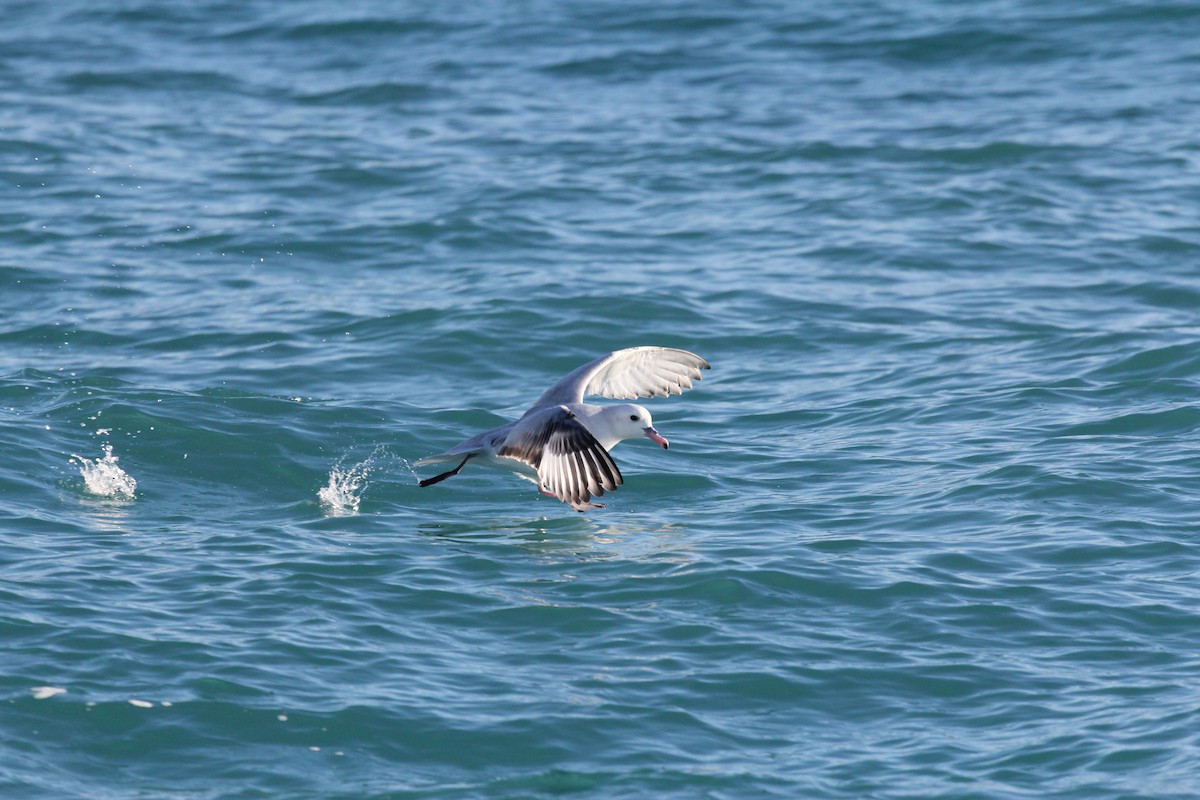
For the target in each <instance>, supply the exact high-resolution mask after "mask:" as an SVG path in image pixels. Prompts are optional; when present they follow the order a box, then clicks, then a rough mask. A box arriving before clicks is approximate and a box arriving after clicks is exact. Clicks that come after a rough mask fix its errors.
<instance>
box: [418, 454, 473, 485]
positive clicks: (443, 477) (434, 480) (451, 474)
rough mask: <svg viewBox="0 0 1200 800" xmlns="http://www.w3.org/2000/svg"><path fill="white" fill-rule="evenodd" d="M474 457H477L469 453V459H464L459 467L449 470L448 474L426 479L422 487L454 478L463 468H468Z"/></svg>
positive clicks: (422, 482)
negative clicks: (468, 463)
mask: <svg viewBox="0 0 1200 800" xmlns="http://www.w3.org/2000/svg"><path fill="white" fill-rule="evenodd" d="M473 455H475V454H474V453H467V457H466V458H464V459H463V460H462V461H461V462H460V463H459V465H458V466H457V467H455V468H454V469H452V470H447V471H446V472H443V473H442V474H441V475H434V476H433V477H432V478H426V479H425V480H423V481H421V483H420V485H421V486H433V485H434V484H435V483H441V482H442V481H444V480H446V478H453V477H454V476H455V475H457V474H458V471H459V470H460V469H462V468H463V467H465V466H466V464H467V462H468V461H470V460H471V456H473Z"/></svg>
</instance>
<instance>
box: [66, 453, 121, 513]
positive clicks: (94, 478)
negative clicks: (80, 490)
mask: <svg viewBox="0 0 1200 800" xmlns="http://www.w3.org/2000/svg"><path fill="white" fill-rule="evenodd" d="M71 460H72V461H75V462H77V463H78V464H79V473H80V474H81V475H83V482H84V483H85V484H87V489H88V491H89V492H91V493H92V494H95V495H99V496H100V497H115V498H118V499H120V500H132V499H133V498H134V497H135V496H136V492H137V481H136V480H134V478H133V476H132V475H130V474H129V473H128V472H126V471H125V470H123V469H121V468H120V467H119V466H117V461H118V459H117V457H116V456H114V455H113V452H112V445H111V444H106V445H104V458H95V459H93V458H84V457H83V456H78V455H73V456H71Z"/></svg>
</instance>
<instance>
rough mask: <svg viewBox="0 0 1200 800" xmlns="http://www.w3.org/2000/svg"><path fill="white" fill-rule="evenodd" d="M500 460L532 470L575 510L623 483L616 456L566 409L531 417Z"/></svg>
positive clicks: (523, 422)
mask: <svg viewBox="0 0 1200 800" xmlns="http://www.w3.org/2000/svg"><path fill="white" fill-rule="evenodd" d="M496 455H498V456H501V457H503V458H514V459H516V460H518V461H522V462H524V463H526V464H528V465H529V466H531V467H533V468H534V469H535V470H537V474H538V479H539V480H540V481H541V482H542V485H543V486H545V487H546V489H548V490H549V491H550V492H552V493H553V494H554V495H555V496H556V497H558V499H559V500H562V501H563V502H564V503H570V504H571V505H572V506H578V505H581V504H586V503H587V502H588V501H589V499H590V498H592V497H599V496H600V495H602V494H604V492H605V491H606V490H607V491H610V492H611V491H613V490H614V489H616V488H617V487H618V486H620V485H621V484H622V483H624V478H622V477H621V470H620V469H618V468H617V464H616V462H615V461H613V460H612V456H610V455H609V454H608V451H607V450H605V449H604V448H603V447H602V446H601V445H600V443H599V442H598V441H596V437H594V436H592V434H591V433H590V432H589V431H588V429H587V428H585V427H584V426H583V424H582V423H581V422H580V421H579V420H578V419H577V418H576V417H575V414H574V413H572V412H571V410H570V409H568V408H565V407H563V406H555V407H552V408H547V409H546V410H545V411H543V412H540V413H534V414H530V415H527V416H526V417H525V418H523V419H522V420H521V424H520V425H518V427H517V428H515V429H514V430H513V432H512V435H510V436H509V438H508V441H506V442H505V444H504V446H503V447H501V448H500V449H499V450H498V451H497V452H496Z"/></svg>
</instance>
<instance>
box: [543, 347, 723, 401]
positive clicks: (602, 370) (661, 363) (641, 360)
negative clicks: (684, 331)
mask: <svg viewBox="0 0 1200 800" xmlns="http://www.w3.org/2000/svg"><path fill="white" fill-rule="evenodd" d="M708 368H709V363H708V362H707V361H705V360H704V359H703V358H701V357H700V356H698V355H696V354H695V353H689V352H688V351H687V350H677V349H675V348H673V347H630V348H628V349H626V350H617V351H616V352H614V353H609V354H608V355H606V356H603V357H601V358H598V359H596V360H595V361H593V362H591V363H590V364H584V365H583V366H582V367H579V368H578V369H576V370H574V371H573V372H571V373H570V374H569V375H567V376H566V377H565V378H563V379H562V380H560V381H559V382H558V383H556V384H554V385H553V386H551V387H550V388H549V389H547V390H546V393H545V394H543V395H542V396H541V397H540V398H538V401H537V402H536V403H534V407H535V408H536V407H538V406H545V405H552V404H553V405H557V404H559V403H582V402H583V398H584V397H587V396H589V395H599V396H601V397H609V398H612V399H614V400H636V399H637V398H639V397H669V396H670V395H673V394H683V390H684V389H690V388H692V383H693V381H698V380H700V379H701V378H703V377H704V370H706V369H708Z"/></svg>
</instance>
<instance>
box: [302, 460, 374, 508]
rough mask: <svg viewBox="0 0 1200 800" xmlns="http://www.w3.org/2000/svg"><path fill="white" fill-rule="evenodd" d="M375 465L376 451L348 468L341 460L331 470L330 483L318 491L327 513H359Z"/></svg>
mask: <svg viewBox="0 0 1200 800" xmlns="http://www.w3.org/2000/svg"><path fill="white" fill-rule="evenodd" d="M376 451H378V448H376ZM374 466H375V453H371V455H369V456H367V458H366V460H365V461H360V462H359V463H357V464H355V465H354V466H352V467H350V468H348V469H347V468H345V467H343V466H342V465H341V463H340V462H339V463H338V464H336V465H335V466H334V468H333V469H331V470H330V471H329V483H328V484H326V485H325V486H322V487H321V489H320V491H318V492H317V497H319V498H320V499H321V503H322V504H323V505H324V506H325V511H326V513H327V514H330V515H331V516H335V517H340V516H349V515H351V514H357V513H358V507H359V505H360V504H361V503H362V495H363V492H364V491H366V488H367V476H369V475H370V474H371V469H372V468H373V467H374Z"/></svg>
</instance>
